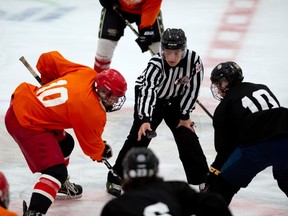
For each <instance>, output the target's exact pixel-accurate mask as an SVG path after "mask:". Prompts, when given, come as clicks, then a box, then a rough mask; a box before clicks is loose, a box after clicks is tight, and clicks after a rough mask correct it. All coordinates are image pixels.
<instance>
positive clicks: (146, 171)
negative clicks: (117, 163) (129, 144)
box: [122, 147, 159, 179]
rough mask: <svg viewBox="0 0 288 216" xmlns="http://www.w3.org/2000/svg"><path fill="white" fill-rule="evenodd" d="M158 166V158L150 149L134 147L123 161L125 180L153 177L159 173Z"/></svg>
mask: <svg viewBox="0 0 288 216" xmlns="http://www.w3.org/2000/svg"><path fill="white" fill-rule="evenodd" d="M158 164H159V161H158V158H157V157H156V156H155V154H154V153H153V152H152V151H151V150H150V149H148V148H145V147H134V148H132V149H131V150H129V151H128V152H127V154H126V156H125V158H124V160H123V163H122V166H123V176H124V178H125V179H136V178H147V177H148V178H149V177H153V176H155V175H156V174H157V173H158Z"/></svg>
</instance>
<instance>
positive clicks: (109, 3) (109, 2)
mask: <svg viewBox="0 0 288 216" xmlns="http://www.w3.org/2000/svg"><path fill="white" fill-rule="evenodd" d="M99 1H100V4H101V5H102V6H103V7H104V8H106V9H108V10H113V6H114V5H116V6H117V7H120V3H119V2H118V1H117V0H99Z"/></svg>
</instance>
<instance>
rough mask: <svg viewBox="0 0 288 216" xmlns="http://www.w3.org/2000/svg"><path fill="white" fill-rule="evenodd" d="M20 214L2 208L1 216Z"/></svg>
mask: <svg viewBox="0 0 288 216" xmlns="http://www.w3.org/2000/svg"><path fill="white" fill-rule="evenodd" d="M17 215H18V214H17V213H15V212H12V211H9V210H8V209H5V208H3V207H2V206H0V216H17Z"/></svg>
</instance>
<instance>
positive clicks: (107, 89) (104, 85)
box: [95, 69, 127, 112]
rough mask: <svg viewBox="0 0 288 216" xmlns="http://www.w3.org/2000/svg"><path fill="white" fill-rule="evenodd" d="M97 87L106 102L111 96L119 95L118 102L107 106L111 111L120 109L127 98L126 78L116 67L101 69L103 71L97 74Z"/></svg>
mask: <svg viewBox="0 0 288 216" xmlns="http://www.w3.org/2000/svg"><path fill="white" fill-rule="evenodd" d="M95 89H96V92H97V93H98V95H99V97H100V98H101V99H102V100H103V101H104V102H105V101H106V100H107V99H108V98H109V97H111V96H116V97H118V102H117V103H115V104H113V105H112V106H109V107H106V110H107V111H109V112H111V111H116V110H119V109H120V108H121V107H122V105H123V104H124V102H125V100H126V97H125V93H126V90H127V83H126V80H125V78H124V77H123V76H122V75H121V73H120V72H119V71H117V70H115V69H106V70H103V71H101V73H99V74H98V75H97V76H96V79H95ZM104 105H105V103H104Z"/></svg>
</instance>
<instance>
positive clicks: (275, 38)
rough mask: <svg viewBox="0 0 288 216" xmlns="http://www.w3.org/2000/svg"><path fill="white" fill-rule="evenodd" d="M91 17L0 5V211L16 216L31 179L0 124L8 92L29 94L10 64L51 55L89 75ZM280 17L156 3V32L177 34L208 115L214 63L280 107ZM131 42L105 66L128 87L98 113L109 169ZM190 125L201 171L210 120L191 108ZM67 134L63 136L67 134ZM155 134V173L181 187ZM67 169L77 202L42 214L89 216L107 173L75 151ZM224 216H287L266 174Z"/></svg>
mask: <svg viewBox="0 0 288 216" xmlns="http://www.w3.org/2000/svg"><path fill="white" fill-rule="evenodd" d="M101 8H102V7H101V5H100V3H99V1H97V0H84V1H78V0H70V1H65V0H0V67H1V70H0V71H1V72H0V73H1V78H0V80H1V85H0V119H1V122H0V135H1V136H0V170H1V171H3V172H4V173H5V175H6V177H7V179H8V181H9V183H10V198H11V203H10V206H9V209H10V210H13V211H15V212H17V213H18V214H19V215H22V201H23V200H26V201H27V202H28V203H29V199H30V196H31V192H32V189H33V186H34V183H35V182H36V181H37V179H38V177H39V174H34V175H32V174H31V172H30V170H29V169H28V166H27V165H26V162H25V160H24V157H23V156H22V154H21V152H20V150H19V148H18V146H17V144H16V143H15V142H14V140H12V138H11V137H10V136H9V134H8V133H7V131H6V128H5V125H4V116H5V112H6V109H7V108H8V105H9V99H10V95H11V93H12V92H13V90H14V89H15V88H16V86H18V85H19V84H20V83H21V82H30V83H34V84H35V85H38V83H37V81H36V80H35V79H34V78H33V77H32V76H31V74H30V73H29V72H28V71H27V69H26V68H25V67H24V66H23V64H22V63H21V62H20V61H19V58H20V57H21V56H25V58H26V59H27V60H28V62H29V63H30V64H31V65H32V67H34V68H35V65H36V62H37V59H38V57H39V56H40V54H41V53H43V52H47V51H51V50H58V51H59V52H60V53H61V54H62V55H63V56H64V57H66V58H67V59H69V60H71V61H74V62H77V63H81V64H84V65H88V66H90V67H93V63H94V55H95V51H96V47H97V41H98V38H97V33H98V26H99V19H100V12H101ZM287 11H288V2H287V0H218V1H215V0H206V1H199V0H177V1H176V0H166V1H165V0H164V1H163V3H162V13H163V20H164V27H165V28H168V27H171V28H173V27H175V28H182V29H183V30H184V31H185V32H186V36H187V39H188V48H189V49H193V50H195V51H196V52H197V53H198V54H199V55H200V56H201V57H202V60H203V62H204V66H205V79H204V81H203V85H202V89H201V92H200V96H199V101H200V102H201V103H202V104H203V105H204V106H205V107H206V108H207V109H208V110H209V112H211V113H212V114H213V111H214V109H215V107H216V106H217V103H218V101H217V100H215V99H214V98H213V97H212V95H211V93H210V89H209V75H210V72H211V69H212V67H213V66H215V65H216V64H217V62H219V61H222V60H223V61H226V60H233V61H236V62H237V63H239V65H240V66H241V67H242V69H243V73H244V76H245V81H250V82H256V83H265V84H267V85H268V86H269V87H270V89H271V90H272V91H273V92H274V93H275V94H276V95H277V96H278V99H279V100H280V102H281V103H282V106H286V107H287V106H288V95H287V90H288V86H287V82H288V71H287V68H288V60H287V50H288V43H287V38H288V27H287V26H288V25H287V20H288V13H287ZM135 39H136V36H135V35H134V34H133V32H132V31H131V30H130V29H129V28H128V27H127V28H126V30H125V36H124V37H123V38H122V39H121V40H120V42H119V44H118V47H117V48H116V51H115V53H114V58H113V62H112V65H111V67H113V68H115V69H117V70H119V71H120V72H121V73H123V75H124V76H125V78H126V80H127V82H128V91H127V101H126V103H125V105H124V107H123V108H122V110H120V111H118V112H114V113H110V114H107V116H108V121H107V126H106V129H105V132H104V136H103V139H105V140H107V141H108V142H109V143H110V144H111V146H112V148H113V152H114V156H113V157H112V158H111V159H110V160H109V161H110V163H111V164H112V165H113V163H114V160H115V158H116V157H117V154H118V152H119V150H120V148H121V146H122V145H123V143H124V140H125V139H126V136H127V135H128V132H129V130H130V126H131V124H132V115H133V110H132V106H133V88H134V82H135V79H136V77H137V76H138V75H139V74H140V73H141V72H142V70H143V69H144V68H145V66H146V64H147V62H148V60H149V58H150V57H151V55H150V54H149V53H148V52H147V53H144V54H142V53H141V50H140V48H139V47H138V46H137V44H136V43H135V41H134V40H135ZM23 112H25V110H23ZM191 118H192V120H193V121H194V122H195V123H196V132H197V134H198V136H199V139H200V143H201V145H202V147H203V150H204V153H205V154H206V157H207V161H208V164H209V165H210V164H211V163H212V162H213V160H214V157H215V150H214V145H213V127H212V124H211V123H212V121H211V118H210V117H209V116H208V115H207V114H206V113H205V112H204V111H203V110H202V109H201V107H199V106H198V105H196V108H195V110H194V111H193V113H192V115H191ZM95 124H97V122H95ZM68 131H70V132H71V133H72V134H73V131H72V130H68ZM157 133H158V136H157V137H156V138H154V139H153V140H152V142H151V144H150V147H151V149H152V150H154V152H155V153H156V154H157V156H158V157H159V160H160V173H159V174H160V175H161V176H163V177H164V178H165V179H166V180H184V181H185V175H184V171H183V168H182V165H181V163H180V160H179V158H178V151H177V149H176V145H175V143H174V140H173V138H172V135H171V133H170V131H169V129H168V127H167V126H166V125H165V124H164V123H163V124H162V125H160V127H159V129H158V130H157ZM70 161H71V162H70V166H69V168H68V170H69V174H70V176H71V181H72V182H76V183H78V184H81V185H82V186H83V190H84V192H83V197H82V198H81V199H79V200H69V201H68V200H61V201H59V200H56V201H55V202H54V203H53V204H52V206H51V208H50V209H49V211H48V213H47V214H46V215H47V216H49V215H50V216H52V215H53V216H62V215H70V216H76V215H77V216H78V215H86V216H92V215H93V216H95V215H99V214H100V212H101V209H102V207H103V205H104V204H105V203H106V202H107V201H108V200H109V199H111V197H109V196H108V195H107V194H106V192H105V183H106V176H107V172H108V169H107V167H106V166H105V165H104V164H101V163H96V162H93V161H92V160H91V159H90V158H89V157H87V156H85V155H84V153H83V152H82V151H81V149H80V147H79V146H78V145H76V147H75V149H74V151H73V153H72V155H71V160H70ZM244 172H245V170H244ZM123 208H129V206H123ZM230 209H231V211H232V213H233V214H234V215H239V216H240V215H241V216H242V215H246V216H268V215H269V216H271V215H275V216H276V215H277V216H279V215H281V216H282V215H288V200H287V197H286V196H285V195H284V194H283V193H282V192H281V191H280V189H278V187H277V183H276V182H275V180H274V179H273V176H272V172H271V168H267V169H266V170H264V171H263V172H261V173H260V174H258V175H257V176H256V177H255V178H254V179H253V181H252V182H251V184H250V185H249V186H248V187H247V188H245V189H241V190H240V192H238V193H237V194H236V195H235V197H234V199H233V201H232V203H231V205H230Z"/></svg>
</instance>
